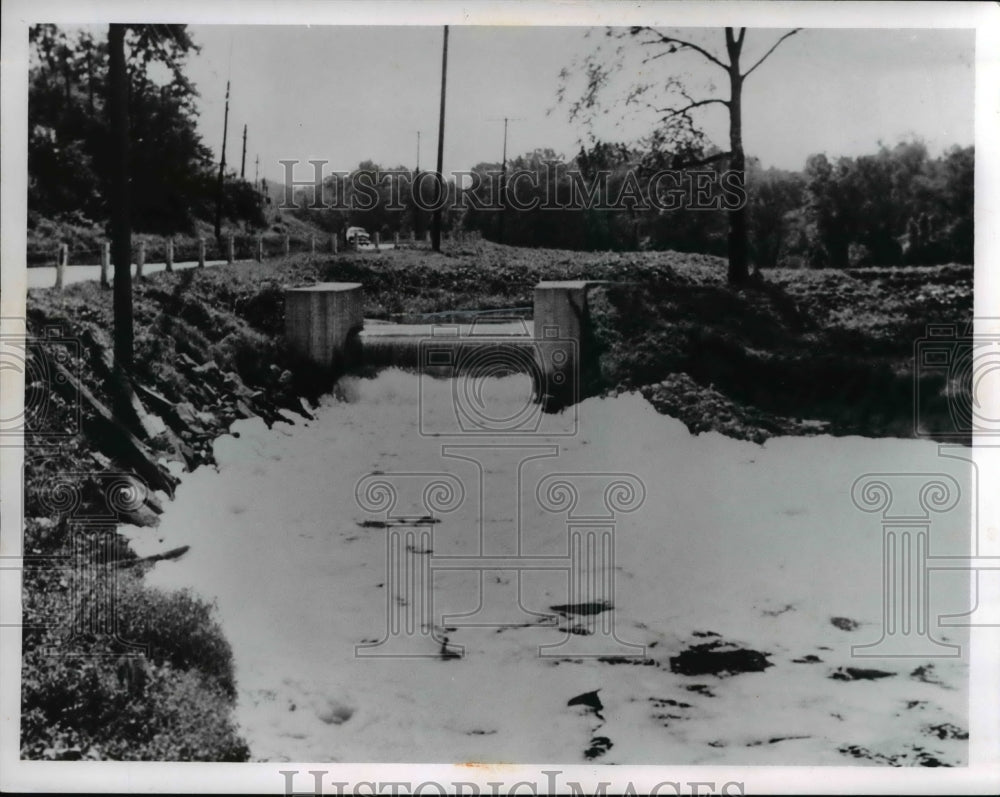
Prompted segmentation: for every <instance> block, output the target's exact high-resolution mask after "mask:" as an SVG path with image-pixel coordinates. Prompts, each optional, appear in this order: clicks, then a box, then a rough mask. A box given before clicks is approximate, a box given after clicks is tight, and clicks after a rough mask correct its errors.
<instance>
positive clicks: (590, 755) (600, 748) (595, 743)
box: [583, 736, 614, 761]
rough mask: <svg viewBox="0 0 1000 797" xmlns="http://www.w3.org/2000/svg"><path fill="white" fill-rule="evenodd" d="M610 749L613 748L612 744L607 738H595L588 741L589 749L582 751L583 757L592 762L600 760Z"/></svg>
mask: <svg viewBox="0 0 1000 797" xmlns="http://www.w3.org/2000/svg"><path fill="white" fill-rule="evenodd" d="M612 747H614V743H613V742H612V741H611V740H610V739H609V738H608V737H607V736H595V737H594V738H593V739H591V740H590V747H588V748H587V749H586V750H585V751H584V753H583V755H584V756H585V757H586V758H587V759H588V760H591V761H592V760H593V759H595V758H600V757H601V756H602V755H604V754H605V753H606V752H608V750H610V749H611V748H612Z"/></svg>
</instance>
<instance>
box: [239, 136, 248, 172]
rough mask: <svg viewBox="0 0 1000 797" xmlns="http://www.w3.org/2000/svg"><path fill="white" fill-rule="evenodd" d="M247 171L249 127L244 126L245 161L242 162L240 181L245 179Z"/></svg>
mask: <svg viewBox="0 0 1000 797" xmlns="http://www.w3.org/2000/svg"><path fill="white" fill-rule="evenodd" d="M246 169H247V126H246V125H243V159H242V160H241V161H240V179H241V180H242V179H243V176H244V174H245V173H246Z"/></svg>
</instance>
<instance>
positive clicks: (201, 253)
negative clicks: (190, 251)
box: [198, 238, 205, 268]
mask: <svg viewBox="0 0 1000 797" xmlns="http://www.w3.org/2000/svg"><path fill="white" fill-rule="evenodd" d="M198 266H199V268H205V239H204V238H199V239H198Z"/></svg>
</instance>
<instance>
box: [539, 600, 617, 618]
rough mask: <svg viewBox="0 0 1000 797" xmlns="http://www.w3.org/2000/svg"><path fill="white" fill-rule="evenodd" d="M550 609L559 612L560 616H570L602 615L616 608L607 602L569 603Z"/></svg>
mask: <svg viewBox="0 0 1000 797" xmlns="http://www.w3.org/2000/svg"><path fill="white" fill-rule="evenodd" d="M549 608H550V609H552V611H554V612H559V614H563V615H570V614H582V615H590V614H600V613H601V612H606V611H609V610H611V609H613V608H614V607H613V606H612V605H611V604H610V603H608V602H606V601H598V602H591V603H567V604H559V605H558V606H550V607H549Z"/></svg>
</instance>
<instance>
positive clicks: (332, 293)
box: [285, 282, 364, 372]
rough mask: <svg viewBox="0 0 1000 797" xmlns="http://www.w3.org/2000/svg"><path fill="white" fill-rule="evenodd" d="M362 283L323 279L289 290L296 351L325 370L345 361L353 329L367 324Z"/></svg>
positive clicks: (289, 324) (288, 330) (288, 323)
mask: <svg viewBox="0 0 1000 797" xmlns="http://www.w3.org/2000/svg"><path fill="white" fill-rule="evenodd" d="M362 309H363V308H362V295H361V284H360V283H358V282H321V283H319V284H317V285H310V286H309V287H306V288H290V289H288V290H286V291H285V336H286V337H287V339H288V343H289V345H290V346H291V348H292V351H293V352H294V353H295V354H296V355H297V356H299V357H301V358H302V359H303V360H304V361H306V362H308V363H310V364H311V365H314V366H315V367H316V368H318V369H320V370H321V371H326V370H329V371H331V372H334V371H337V370H339V369H340V368H342V367H343V366H344V365H345V356H346V347H347V343H348V338H349V336H350V335H351V333H352V332H356V331H358V330H360V329H361V327H362V326H363V324H364V316H363V313H362Z"/></svg>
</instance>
